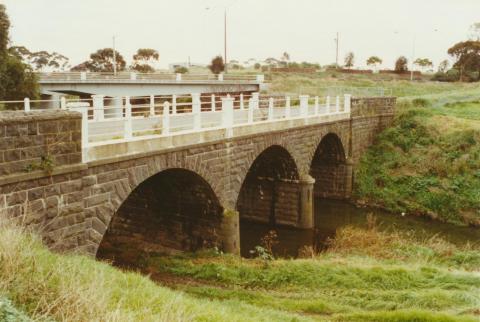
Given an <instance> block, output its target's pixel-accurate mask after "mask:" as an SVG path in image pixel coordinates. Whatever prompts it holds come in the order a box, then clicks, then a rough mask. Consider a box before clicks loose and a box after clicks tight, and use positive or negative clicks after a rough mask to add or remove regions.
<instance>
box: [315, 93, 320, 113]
mask: <svg viewBox="0 0 480 322" xmlns="http://www.w3.org/2000/svg"><path fill="white" fill-rule="evenodd" d="M319 110H320V105H319V103H318V96H315V115H318V113H319V112H320V111H319Z"/></svg>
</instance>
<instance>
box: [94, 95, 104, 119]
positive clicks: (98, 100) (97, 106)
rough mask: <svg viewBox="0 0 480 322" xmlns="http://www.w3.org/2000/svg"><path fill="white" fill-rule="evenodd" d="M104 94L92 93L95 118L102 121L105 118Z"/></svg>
mask: <svg viewBox="0 0 480 322" xmlns="http://www.w3.org/2000/svg"><path fill="white" fill-rule="evenodd" d="M104 98H105V96H104V95H92V99H93V119H94V120H96V121H101V120H103V119H104V118H105V114H104V112H105V107H104V102H103V100H104Z"/></svg>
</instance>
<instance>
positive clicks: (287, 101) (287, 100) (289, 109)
mask: <svg viewBox="0 0 480 322" xmlns="http://www.w3.org/2000/svg"><path fill="white" fill-rule="evenodd" d="M291 115H292V107H291V106H290V96H287V97H285V118H287V119H288V118H290V116H291Z"/></svg>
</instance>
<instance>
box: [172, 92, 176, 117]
mask: <svg viewBox="0 0 480 322" xmlns="http://www.w3.org/2000/svg"><path fill="white" fill-rule="evenodd" d="M172 114H177V95H172Z"/></svg>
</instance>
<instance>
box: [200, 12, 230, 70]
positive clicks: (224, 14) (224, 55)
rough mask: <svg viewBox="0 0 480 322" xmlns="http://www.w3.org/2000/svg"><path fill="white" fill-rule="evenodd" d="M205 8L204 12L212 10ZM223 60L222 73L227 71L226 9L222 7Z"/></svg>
mask: <svg viewBox="0 0 480 322" xmlns="http://www.w3.org/2000/svg"><path fill="white" fill-rule="evenodd" d="M214 8H215V7H213V8H210V7H206V8H205V10H210V9H214ZM223 10H224V12H223V50H224V52H223V59H224V66H225V67H224V72H226V71H227V7H223Z"/></svg>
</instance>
